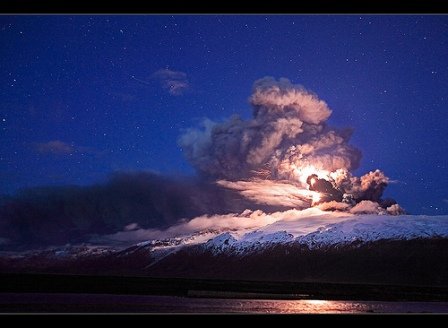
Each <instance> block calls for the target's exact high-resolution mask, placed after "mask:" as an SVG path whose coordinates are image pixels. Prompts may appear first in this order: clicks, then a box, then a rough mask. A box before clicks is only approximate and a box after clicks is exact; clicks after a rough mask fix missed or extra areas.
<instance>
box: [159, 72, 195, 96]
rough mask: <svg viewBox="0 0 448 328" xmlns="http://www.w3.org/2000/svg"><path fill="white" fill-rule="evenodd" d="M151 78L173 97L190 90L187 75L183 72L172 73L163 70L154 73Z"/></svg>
mask: <svg viewBox="0 0 448 328" xmlns="http://www.w3.org/2000/svg"><path fill="white" fill-rule="evenodd" d="M151 77H152V78H154V79H157V80H158V81H159V82H160V85H161V86H162V88H163V89H165V90H167V91H168V92H169V93H170V94H171V95H173V96H180V95H182V94H183V93H184V92H185V91H186V90H187V89H189V88H190V83H189V81H188V79H187V74H186V73H184V72H180V71H172V70H170V69H166V68H165V69H159V70H158V71H156V72H154V73H153V74H152V76H151Z"/></svg>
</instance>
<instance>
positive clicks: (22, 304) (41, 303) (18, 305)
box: [0, 293, 448, 314]
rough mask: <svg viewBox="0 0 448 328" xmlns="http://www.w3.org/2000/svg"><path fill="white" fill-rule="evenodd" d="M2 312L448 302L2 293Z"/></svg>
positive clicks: (410, 306)
mask: <svg viewBox="0 0 448 328" xmlns="http://www.w3.org/2000/svg"><path fill="white" fill-rule="evenodd" d="M0 312H55V313H61V312H87V313H89V312H90V313H92V312H107V313H114V312H121V313H123V312H124V313H132V312H139V313H271V314H276V313H285V314H293V313H310V314H311V313H313V314H316V313H319V314H322V313H448V302H371V301H369V302H367V301H326V300H259V299H217V298H188V297H175V296H143V295H104V294H43V293H30V294H18V293H0Z"/></svg>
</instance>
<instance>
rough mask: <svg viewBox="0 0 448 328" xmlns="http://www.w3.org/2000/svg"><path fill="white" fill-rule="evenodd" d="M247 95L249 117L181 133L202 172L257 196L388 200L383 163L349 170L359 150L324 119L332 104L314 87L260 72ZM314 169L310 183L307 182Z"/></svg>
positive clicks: (265, 199) (283, 200)
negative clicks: (364, 171) (375, 167)
mask: <svg viewBox="0 0 448 328" xmlns="http://www.w3.org/2000/svg"><path fill="white" fill-rule="evenodd" d="M249 101H250V103H251V105H252V106H253V117H252V118H251V119H249V120H243V119H241V118H240V117H238V116H232V117H231V118H230V119H229V120H227V121H224V122H219V123H217V122H213V121H211V120H205V121H204V123H203V127H202V129H189V130H187V131H186V132H185V133H184V134H183V135H182V136H181V137H180V139H179V144H180V145H181V146H182V147H183V149H184V151H185V154H186V156H187V159H188V160H189V161H190V162H191V163H192V164H193V165H194V167H195V168H196V169H197V171H198V172H199V173H200V174H201V175H203V176H206V177H210V178H213V179H220V182H219V184H220V185H222V186H225V187H228V188H232V189H235V190H238V191H240V192H241V194H242V195H244V196H245V197H247V198H249V199H251V200H253V201H256V202H258V203H266V204H283V205H285V206H291V207H302V208H304V207H309V206H310V205H313V204H314V205H315V204H318V203H322V202H331V201H336V202H342V201H344V202H345V203H347V204H350V205H351V206H352V205H354V204H356V203H358V202H360V201H362V200H370V201H373V202H378V203H380V205H382V206H384V208H386V207H387V206H390V205H392V204H393V203H394V201H390V200H389V201H387V202H386V203H384V204H383V201H382V200H381V196H382V194H383V191H384V189H385V188H386V186H387V184H388V182H389V180H388V178H387V177H386V176H385V175H384V173H382V172H381V171H379V170H376V171H374V172H369V173H367V174H366V175H364V176H362V177H360V178H358V177H353V176H352V175H351V173H350V171H352V170H354V169H356V168H357V167H358V166H359V163H360V160H361V152H360V151H359V150H358V149H357V148H355V147H354V146H352V145H350V144H349V141H350V137H351V135H352V131H351V130H349V129H344V130H339V129H334V128H331V127H329V126H328V125H327V123H326V121H327V119H328V118H329V117H330V115H331V112H332V111H331V110H330V108H329V107H328V105H327V104H326V103H325V102H324V101H323V100H320V99H319V98H318V97H317V95H315V94H313V93H311V92H310V91H308V90H306V89H305V88H303V87H302V86H300V85H295V84H292V83H291V82H290V81H289V80H288V79H284V78H281V79H280V80H278V81H277V80H275V79H274V78H272V77H265V78H263V79H260V80H258V81H256V82H255V83H254V87H253V92H252V95H251V96H250V98H249ZM313 174H314V175H315V178H316V183H315V184H313V185H310V183H309V177H310V176H311V175H313ZM267 180H268V181H271V182H266V181H267ZM307 180H308V182H307ZM274 181H275V182H274ZM279 183H281V184H283V188H277V187H278V186H279ZM286 186H287V187H286ZM298 190H300V192H298ZM309 190H311V191H314V192H318V193H319V194H320V198H321V199H316V195H315V194H313V193H306V192H305V191H309ZM299 194H300V195H299ZM304 198H305V199H304ZM307 204H308V205H307Z"/></svg>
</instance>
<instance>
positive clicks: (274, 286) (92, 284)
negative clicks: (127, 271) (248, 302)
mask: <svg viewBox="0 0 448 328" xmlns="http://www.w3.org/2000/svg"><path fill="white" fill-rule="evenodd" d="M0 281H1V283H0V298H1V297H2V294H3V293H4V294H6V293H19V294H22V293H50V294H52V293H64V294H111V295H159V296H180V297H190V298H221V299H232V298H234V299H276V300H312V299H314V300H316V299H318V300H352V301H356V300H359V301H393V302H447V301H448V286H411V285H380V284H351V283H350V284H349V283H325V282H290V281H236V280H218V279H184V278H152V277H138V276H133V277H132V276H95V275H68V274H33V273H0Z"/></svg>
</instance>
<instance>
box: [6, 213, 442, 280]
mask: <svg viewBox="0 0 448 328" xmlns="http://www.w3.org/2000/svg"><path fill="white" fill-rule="evenodd" d="M263 215H265V216H267V215H268V214H264V213H263ZM269 216H270V218H266V217H263V219H262V220H261V221H260V218H259V217H260V215H259V214H258V215H257V218H256V219H255V220H258V221H257V222H264V223H266V222H267V224H264V225H263V224H261V225H260V224H252V225H247V224H245V226H244V227H243V228H237V226H236V225H235V224H232V226H227V227H225V226H221V227H219V228H218V229H210V228H207V229H205V230H198V231H193V232H189V233H184V234H183V235H179V236H176V237H171V238H170V237H167V238H160V239H150V240H139V239H145V236H147V235H148V234H151V235H154V231H146V230H143V229H134V230H127V231H123V232H120V233H118V234H114V235H109V236H103V237H102V238H97V239H96V242H95V243H96V244H95V243H93V242H92V243H91V244H84V245H72V246H69V245H67V246H63V247H52V248H48V249H45V250H34V251H27V252H22V253H3V254H1V256H0V271H39V272H75V273H85V272H88V273H117V274H143V275H155V276H170V275H171V276H195V277H196V276H201V277H208V278H210V277H215V276H216V277H224V278H226V277H233V278H244V279H250V278H251V277H254V278H256V279H261V278H263V279H264V278H266V279H268V278H269V279H277V278H278V279H310V277H316V279H327V280H328V279H330V280H332V279H333V278H334V279H345V278H344V277H346V275H349V276H355V277H358V278H359V279H361V280H362V279H367V277H369V275H372V277H373V278H372V277H371V278H368V279H374V280H373V281H376V280H375V279H380V278H378V277H379V276H381V277H382V278H381V279H380V280H381V281H383V280H384V279H386V280H387V279H389V277H394V275H395V274H398V276H397V277H396V278H390V279H392V281H395V280H394V279H396V280H398V281H399V280H400V279H402V278H400V277H403V276H407V278H408V279H411V282H415V281H420V280H419V279H421V277H422V276H424V277H426V278H425V279H430V280H429V283H433V282H432V280H431V279H433V280H434V279H436V280H438V281H439V282H438V283H442V284H445V283H447V284H448V278H446V277H448V265H447V264H446V263H448V255H447V252H444V249H445V248H446V247H447V246H448V216H411V215H400V216H392V215H372V214H364V215H359V214H358V215H353V214H349V213H344V212H325V211H321V210H319V209H316V208H312V209H308V210H304V211H287V212H282V215H281V216H280V215H278V214H275V213H274V214H269ZM239 219H241V220H244V219H246V220H254V215H253V213H245V214H244V217H243V216H241V217H239ZM185 224H189V223H185ZM185 224H184V225H185ZM185 230H186V229H184V228H182V227H177V228H176V231H185ZM158 234H159V235H160V236H163V233H161V232H158ZM335 259H338V260H337V261H336V260H335ZM384 266H385V267H384ZM319 268H320V269H319ZM437 268H438V269H437ZM364 270H368V272H364ZM409 270H411V271H409ZM412 270H414V271H415V270H417V271H418V270H420V271H421V270H423V271H421V272H420V271H418V272H417V271H415V272H414V273H412V272H413V271H412ZM431 270H433V271H434V270H435V271H434V272H432V271H431ZM437 270H438V271H437ZM377 271H378V272H380V273H378V272H377ZM427 271H428V272H429V271H431V272H432V273H430V275H431V276H433V275H436V276H437V277H439V278H428V277H429V276H427V273H428V272H427ZM375 272H376V273H375ZM391 272H392V273H391ZM405 272H406V273H405ZM422 272H423V273H422ZM378 274H379V276H378ZM328 275H330V276H328ZM425 275H426V276H425ZM341 277H342V278H341ZM412 277H414V278H412ZM440 277H442V278H440ZM443 277H445V278H443ZM358 278H356V279H358ZM334 279H333V280H334ZM347 279H348V278H347ZM350 279H352V280H353V277H352V278H350ZM412 279H414V280H412ZM445 280H446V281H445ZM369 281H370V280H369ZM425 282H427V283H428V281H427V280H425Z"/></svg>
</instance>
